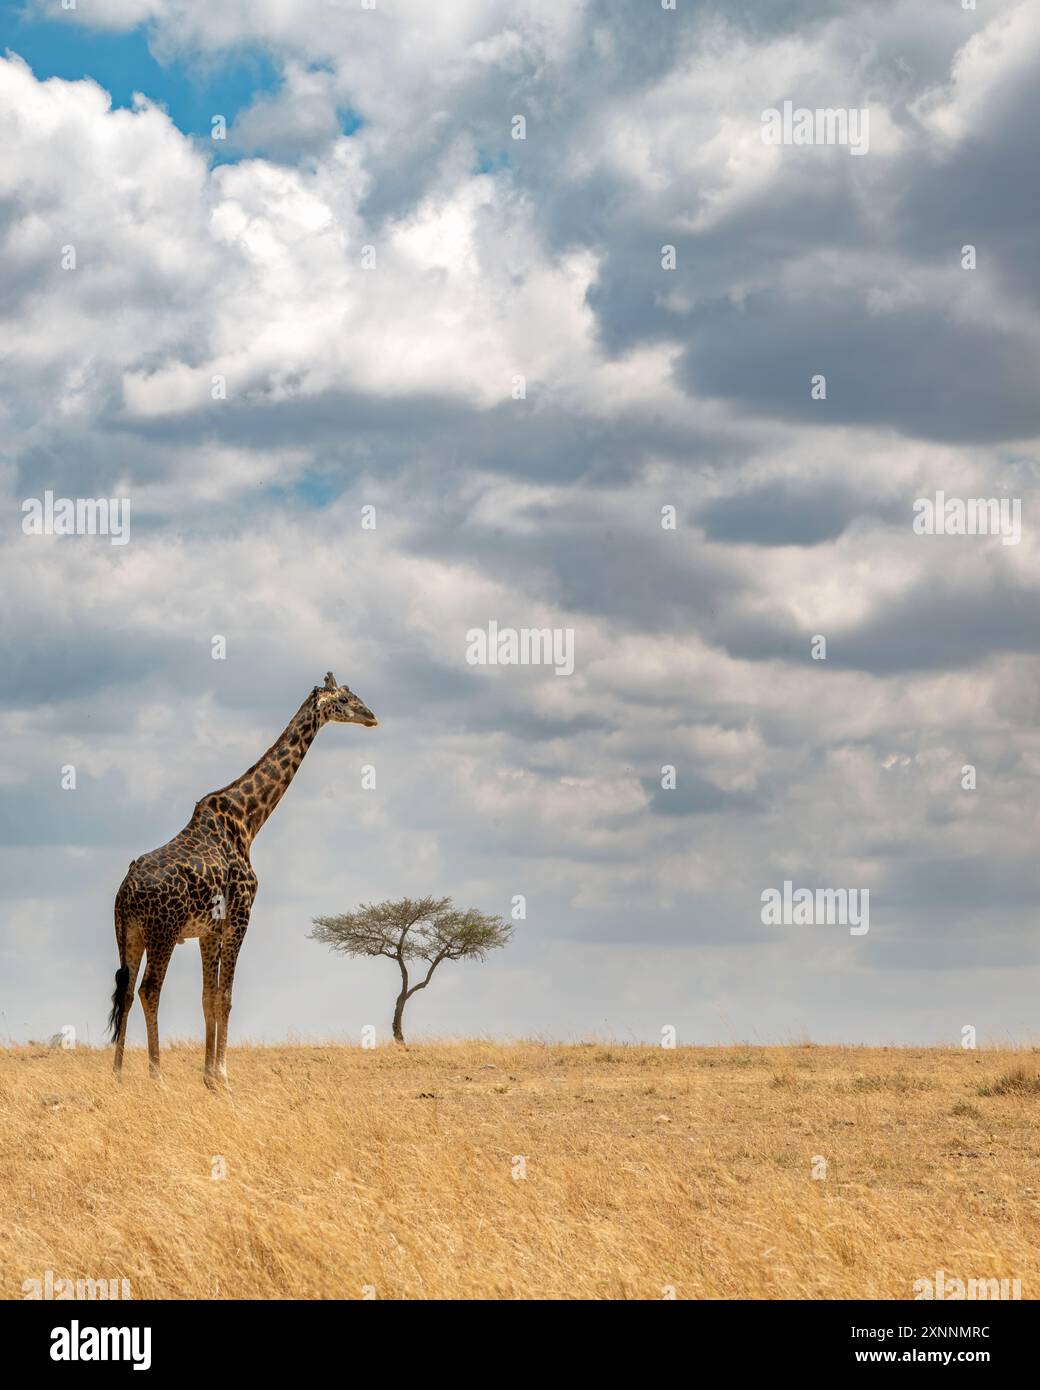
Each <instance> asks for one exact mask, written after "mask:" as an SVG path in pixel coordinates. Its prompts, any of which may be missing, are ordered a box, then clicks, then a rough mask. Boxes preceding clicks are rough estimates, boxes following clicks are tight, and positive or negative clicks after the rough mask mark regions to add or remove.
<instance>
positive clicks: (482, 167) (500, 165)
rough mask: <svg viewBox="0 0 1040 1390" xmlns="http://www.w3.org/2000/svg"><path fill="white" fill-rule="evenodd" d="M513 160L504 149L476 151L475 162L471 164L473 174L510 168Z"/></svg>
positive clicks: (497, 171)
mask: <svg viewBox="0 0 1040 1390" xmlns="http://www.w3.org/2000/svg"><path fill="white" fill-rule="evenodd" d="M512 166H513V161H512V160H511V159H510V157H509V155H508V153H507V152H506V151H505V150H498V151H497V152H494V153H492V152H490V151H488V150H478V151H477V162H476V164H475V165H474V166H473V172H474V173H475V174H497V173H499V171H500V170H502V169H511V168H512Z"/></svg>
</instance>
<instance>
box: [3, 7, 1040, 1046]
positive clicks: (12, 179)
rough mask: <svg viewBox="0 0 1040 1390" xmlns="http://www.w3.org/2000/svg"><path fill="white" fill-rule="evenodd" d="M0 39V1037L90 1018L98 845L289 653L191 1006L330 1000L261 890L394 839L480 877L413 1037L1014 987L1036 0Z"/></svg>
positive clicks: (985, 1011) (134, 814) (585, 1032)
mask: <svg viewBox="0 0 1040 1390" xmlns="http://www.w3.org/2000/svg"><path fill="white" fill-rule="evenodd" d="M0 51H4V56H3V58H2V59H0V142H2V149H3V158H2V160H0V237H2V255H0V315H2V324H0V343H2V347H0V355H2V370H0V426H2V428H0V496H2V508H0V511H2V516H3V524H2V526H0V579H2V585H0V589H2V595H0V614H2V624H3V634H2V635H3V652H4V660H3V662H2V664H0V726H2V739H0V746H2V750H3V751H2V757H0V841H2V843H0V856H2V858H0V1040H4V1041H6V1040H9V1039H13V1040H16V1041H17V1040H25V1039H29V1038H44V1037H47V1036H49V1035H51V1034H53V1033H56V1032H58V1031H59V1030H60V1029H62V1028H63V1027H65V1026H71V1027H73V1028H74V1029H75V1030H76V1034H77V1036H78V1037H79V1038H80V1039H81V1040H82V1041H84V1042H90V1043H95V1044H96V1043H98V1042H100V1040H101V1036H102V1030H103V1023H104V1018H105V1015H106V1013H107V1007H108V999H109V995H110V993H111V989H112V978H113V972H114V970H115V967H116V965H117V963H118V962H117V959H116V950H115V940H114V933H113V928H112V901H113V898H114V895H115V892H116V889H117V888H118V885H119V883H120V881H121V879H122V877H123V874H124V873H125V871H126V868H127V866H128V864H129V863H130V861H131V860H132V859H134V858H135V857H136V856H138V855H140V854H142V853H144V852H145V851H146V850H149V849H152V848H154V847H156V846H158V845H160V844H162V843H164V842H165V841H166V840H168V839H170V838H171V837H172V836H173V835H174V834H175V833H176V832H177V831H178V830H180V829H181V828H182V826H183V825H184V824H185V823H186V822H187V821H188V819H189V817H190V815H191V812H192V808H193V806H194V803H195V802H196V801H197V800H198V798H199V797H200V796H202V795H203V794H205V793H206V792H208V791H210V790H212V789H214V788H217V787H220V786H222V785H224V784H225V783H227V782H228V781H229V780H231V779H232V778H233V777H236V776H237V775H238V774H239V773H241V772H243V771H244V770H245V769H246V768H247V767H248V766H249V765H250V764H251V763H252V762H254V761H255V760H256V758H257V757H259V755H260V753H261V752H262V751H263V750H264V749H265V748H266V747H268V746H269V745H270V744H271V743H272V742H273V740H274V739H275V737H276V736H277V734H278V733H279V732H280V730H281V729H282V728H283V727H284V726H285V724H286V723H287V722H288V720H289V718H290V717H291V715H292V714H293V712H294V711H295V710H296V708H297V707H298V706H299V704H300V702H301V701H302V699H303V698H304V697H305V696H306V694H307V692H308V691H309V690H310V689H311V688H312V687H313V686H314V685H315V684H319V683H320V682H321V681H322V680H323V678H324V674H325V672H326V671H327V670H329V669H331V670H332V671H333V672H334V673H335V675H336V677H337V679H338V680H339V681H340V682H342V683H345V684H347V685H349V686H350V687H351V689H353V690H354V691H356V692H357V693H358V694H359V695H360V696H361V698H362V699H363V700H364V701H365V702H366V703H367V704H369V705H370V706H371V708H372V709H373V710H374V711H375V713H376V715H377V716H378V717H379V720H380V724H379V727H378V728H377V729H373V730H367V729H362V728H352V727H341V726H335V725H333V726H330V727H328V728H326V729H324V730H323V731H322V732H321V734H320V735H319V737H318V739H317V740H316V742H315V744H314V746H313V747H312V748H311V750H310V752H309V754H308V756H307V758H306V760H305V761H304V764H303V766H302V768H301V770H300V772H299V774H298V776H297V777H296V780H295V782H294V783H293V785H292V787H291V788H290V789H289V791H288V793H287V794H286V796H285V798H284V800H283V801H282V803H281V805H280V806H279V807H278V809H277V810H276V812H275V814H274V815H273V816H272V818H271V820H270V822H269V823H268V824H267V825H266V826H265V828H264V829H263V831H262V832H261V834H260V836H259V838H258V839H257V841H256V843H255V845H254V848H253V854H252V858H253V864H254V867H255V869H256V871H257V874H258V876H259V880H260V891H259V894H258V897H257V902H256V906H255V908H254V911H253V916H252V921H251V925H250V928H249V932H248V935H247V937H246V941H245V944H244V946H243V949H242V953H241V955H240V957H239V963H238V970H237V973H236V982H235V983H236V988H235V996H234V1011H233V1014H232V1041H235V1040H236V1039H237V1040H240V1041H244V1040H246V1039H255V1040H271V1041H274V1040H280V1039H287V1038H288V1039H294V1038H295V1039H332V1038H338V1039H343V1040H346V1041H349V1040H358V1039H360V1037H361V1032H362V1029H363V1028H365V1027H367V1026H371V1025H374V1026H375V1028H376V1030H377V1036H379V1037H380V1038H386V1037H388V1035H389V1025H390V1015H391V1010H392V1003H393V996H394V993H395V986H396V972H395V967H394V966H393V964H392V963H391V962H389V961H386V960H376V961H351V960H347V959H343V958H341V957H338V956H334V955H330V954H329V952H328V951H327V950H326V948H324V947H323V946H321V945H319V944H318V943H316V942H314V941H311V940H309V939H308V938H307V932H308V931H309V930H310V925H311V921H312V919H313V918H314V917H316V916H319V915H328V914H333V913H336V912H345V911H349V910H350V909H352V908H354V907H356V906H357V905H358V904H360V903H363V902H369V901H378V900H381V899H384V898H390V897H400V896H404V895H408V896H412V897H419V896H423V895H425V894H433V895H450V896H451V897H452V898H453V899H454V900H455V902H456V903H457V904H458V905H460V906H463V907H470V906H472V907H477V908H479V909H481V910H482V911H485V912H489V913H501V914H502V915H503V916H505V917H508V918H510V919H511V920H512V913H513V911H514V907H515V903H516V901H517V900H518V899H522V900H523V905H524V908H525V915H524V916H522V917H520V918H518V919H516V921H515V930H514V933H513V939H512V941H511V943H510V944H509V945H508V946H507V947H506V948H505V949H504V950H501V951H498V952H496V953H494V954H493V955H492V956H491V957H489V958H488V960H487V961H486V962H484V963H482V964H476V963H460V964H446V965H444V966H443V967H442V968H441V970H440V971H439V973H438V975H437V976H436V978H435V980H434V982H433V983H432V984H431V986H430V988H429V989H428V990H426V991H425V992H424V993H423V994H421V995H418V996H416V998H415V999H414V1000H413V1001H412V1002H411V1004H410V1005H409V1012H408V1014H407V1015H406V1026H407V1027H408V1028H409V1030H410V1031H411V1032H412V1033H413V1034H426V1035H428V1036H433V1035H436V1036H498V1037H542V1038H554V1039H563V1040H580V1039H587V1038H592V1037H600V1038H612V1039H616V1040H618V1041H635V1040H644V1041H651V1042H653V1041H657V1040H659V1039H661V1038H662V1036H664V1033H663V1030H668V1029H674V1030H675V1031H676V1036H677V1038H678V1040H679V1042H681V1043H713V1042H719V1043H734V1042H743V1041H747V1042H752V1043H755V1042H759V1043H764V1042H779V1043H783V1042H799V1041H807V1040H812V1041H817V1042H839V1041H846V1042H864V1043H924V1044H930V1043H944V1044H947V1045H951V1046H956V1045H959V1044H960V1042H961V1039H962V1036H963V1030H964V1029H965V1028H968V1027H970V1028H974V1029H975V1030H976V1031H977V1036H978V1039H979V1041H980V1042H985V1041H987V1040H989V1041H993V1042H997V1041H1003V1042H1006V1041H1009V1040H1013V1041H1018V1042H1035V1041H1040V1037H1038V1034H1040V1003H1038V1000H1040V946H1038V933H1037V925H1038V923H1037V913H1038V908H1037V904H1038V901H1040V871H1038V867H1037V864H1038V856H1037V836H1038V830H1040V816H1038V807H1040V798H1038V782H1037V779H1038V776H1040V739H1038V736H1037V715H1038V713H1040V694H1038V676H1040V660H1038V649H1040V619H1038V607H1037V599H1038V594H1040V550H1038V545H1037V538H1036V530H1035V528H1034V525H1033V519H1034V515H1035V510H1034V508H1035V505H1036V496H1037V480H1038V459H1040V455H1038V439H1040V390H1038V389H1037V375H1038V373H1037V364H1038V361H1040V357H1038V347H1040V260H1038V258H1037V256H1036V228H1037V225H1038V223H1040V183H1038V181H1037V179H1036V176H1035V174H1036V155H1035V132H1036V130H1037V128H1038V126H1040V85H1038V84H1037V82H1036V80H1035V75H1036V70H1037V62H1038V59H1040V9H1038V7H1037V6H1035V5H1030V4H1028V3H1026V4H1015V3H1013V0H1006V2H1005V0H980V3H979V4H978V6H977V8H975V9H965V8H963V5H962V4H961V3H959V0H908V2H907V3H888V2H887V0H883V2H882V3H878V4H875V5H870V6H863V5H861V4H857V5H853V4H851V3H839V2H838V0H830V2H828V0H769V3H766V0H749V3H747V4H745V5H741V6H739V7H734V6H731V5H716V6H712V5H707V4H700V3H695V0H677V3H676V5H675V8H674V9H665V8H664V7H663V6H660V7H659V6H657V5H655V4H653V3H650V0H642V2H641V3H635V0H598V3H595V4H592V3H588V4H583V3H570V4H560V3H558V0H508V3H503V2H502V0H453V3H451V4H447V5H429V4H427V3H419V0H415V2H414V3H405V0H376V3H375V4H374V6H373V7H372V8H366V7H363V6H362V5H361V3H355V2H354V0H248V3H247V0H225V3H222V4H220V5H214V4H213V3H212V0H206V2H205V3H203V0H165V3H159V2H158V0H78V3H77V4H76V5H75V8H72V9H63V8H62V7H61V5H60V4H59V3H56V0H39V3H28V4H24V5H19V4H15V5H7V6H5V7H4V9H3V12H2V19H0ZM787 101H790V102H791V103H792V109H803V108H804V109H808V110H810V111H815V110H816V109H817V108H820V109H821V110H822V109H824V108H827V109H841V110H844V111H853V112H867V113H868V114H869V142H865V148H863V149H862V150H861V151H854V150H853V149H852V148H851V146H850V144H848V143H846V144H841V143H829V144H827V143H821V142H819V141H814V142H812V143H799V144H794V143H787V144H776V143H770V141H769V140H768V139H766V138H765V135H764V132H765V129H766V127H765V123H764V121H763V113H764V112H767V111H770V110H774V109H776V110H782V108H783V106H784V103H785V102H787ZM518 117H522V118H523V119H522V122H518V121H517V118H518ZM850 129H851V127H850ZM220 135H223V137H224V138H214V137H215V136H217V137H219V136H220ZM518 135H522V136H523V138H517V136H518ZM965 248H972V249H971V251H970V252H968V251H966V249H965ZM820 378H823V384H822V388H821V385H820V382H819V379H820ZM940 491H941V492H942V493H943V494H944V496H945V497H947V498H954V499H973V498H982V499H994V500H995V502H996V503H1000V502H1003V503H1004V504H1005V505H1006V507H1007V509H1008V514H1009V515H1010V513H1011V509H1012V508H1013V507H1016V506H1017V508H1018V509H1019V513H1020V518H1021V526H1020V533H1019V534H1018V536H1017V539H1016V540H1015V542H1014V543H1005V542H1006V541H1008V540H1010V539H1011V537H1010V536H1009V535H1000V534H971V535H949V534H946V535H943V534H926V533H922V532H921V531H920V530H919V529H915V524H914V523H915V518H917V517H918V510H917V509H916V508H915V503H916V502H917V501H918V499H934V498H935V496H936V494H937V493H938V492H940ZM48 492H50V493H51V494H52V495H53V497H55V498H59V499H60V498H69V499H72V500H75V499H99V498H111V499H116V500H117V501H119V502H120V505H122V504H123V503H124V502H125V503H127V504H128V505H129V513H128V516H129V529H128V533H127V535H126V537H125V543H113V541H115V540H117V539H119V538H117V537H113V536H111V535H104V534H100V535H98V534H95V535H91V534H71V535H64V534H35V533H33V531H32V529H31V528H30V529H29V530H28V531H27V529H26V516H27V511H26V504H27V503H28V502H30V500H31V499H37V500H39V501H40V502H41V503H42V501H43V499H44V498H45V494H46V493H48ZM366 518H367V522H366ZM373 518H374V521H375V525H374V526H372V525H371V524H370V523H371V521H372V519H373ZM58 529H60V528H58ZM492 623H494V624H497V626H498V628H499V629H516V630H521V629H543V628H548V629H550V630H551V631H553V632H555V633H557V634H559V635H561V637H562V636H565V635H566V634H568V633H570V634H572V636H573V654H574V662H573V671H570V672H568V673H563V671H562V670H561V671H560V672H559V673H558V671H557V669H556V668H555V667H554V666H552V665H548V664H529V665H503V664H498V665H491V664H483V665H481V664H472V663H471V662H469V661H468V660H467V651H468V650H469V646H470V644H469V639H468V637H467V634H468V633H471V632H472V631H473V630H483V631H485V632H486V631H487V629H488V626H489V624H492ZM216 637H222V638H224V645H225V647H226V655H225V656H224V658H223V659H214V655H213V653H214V650H215V644H214V639H215V638H216ZM820 638H823V639H825V643H824V645H822V646H821V643H820V641H819V639H820ZM216 649H217V650H219V649H220V644H219V643H218V644H216ZM965 768H971V769H973V772H970V773H965V771H964V769H965ZM69 769H74V773H72V774H71V775H70V773H69V771H68V770H69ZM366 769H372V770H374V780H375V785H374V786H371V785H368V784H369V783H371V781H372V780H373V778H372V772H368V773H367V774H366ZM670 769H671V770H674V771H669V770H670ZM63 770H64V771H63ZM72 776H74V780H75V785H74V786H72V785H63V782H64V783H66V784H68V783H70V781H71V778H72ZM972 782H973V783H974V785H973V786H972V785H971V783H972ZM673 784H674V785H673ZM785 882H789V883H791V884H792V885H793V887H794V888H799V887H801V888H808V889H810V890H815V889H819V888H832V889H844V890H847V891H849V892H855V893H857V894H860V895H862V894H864V893H866V894H868V895H869V898H868V899H867V901H869V929H868V930H867V931H865V932H862V933H858V934H854V933H853V932H851V931H850V930H849V928H848V926H843V925H841V924H840V923H834V922H828V921H827V920H815V921H811V922H804V921H794V920H790V921H786V922H779V923H776V922H771V921H764V920H763V894H764V893H768V892H769V890H771V889H775V890H777V891H778V892H779V891H781V890H782V888H783V885H784V883H785ZM160 1029H161V1033H162V1035H163V1037H164V1038H166V1039H169V1038H188V1037H198V1036H200V1034H201V1030H202V1017H201V976H200V967H199V957H198V950H197V947H196V946H195V945H194V943H193V942H188V943H186V944H185V945H184V946H183V947H181V948H180V949H178V950H177V951H176V952H175V953H174V959H173V963H172V965H171V967H170V971H169V974H168V976H167V980H166V985H165V988H164V992H163V998H162V1008H161V1012H160ZM129 1038H130V1041H131V1042H132V1043H140V1042H142V1041H143V1021H142V1016H141V1013H140V1010H139V1009H138V1008H135V1010H134V1013H133V1014H132V1016H131V1023H130V1032H129Z"/></svg>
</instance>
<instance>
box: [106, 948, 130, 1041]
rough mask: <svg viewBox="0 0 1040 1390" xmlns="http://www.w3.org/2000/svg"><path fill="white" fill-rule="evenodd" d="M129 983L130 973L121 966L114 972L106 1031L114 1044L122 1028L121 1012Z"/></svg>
mask: <svg viewBox="0 0 1040 1390" xmlns="http://www.w3.org/2000/svg"><path fill="white" fill-rule="evenodd" d="M129 983H130V971H129V970H128V969H127V967H126V966H125V965H121V966H120V967H119V969H118V970H117V971H116V987H115V989H114V990H113V991H112V1011H111V1013H110V1014H109V1015H108V1031H109V1034H110V1037H111V1041H112V1042H115V1040H116V1038H118V1037H119V1030H120V1028H122V1026H123V1011H124V1009H125V1008H126V991H127V986H128V985H129Z"/></svg>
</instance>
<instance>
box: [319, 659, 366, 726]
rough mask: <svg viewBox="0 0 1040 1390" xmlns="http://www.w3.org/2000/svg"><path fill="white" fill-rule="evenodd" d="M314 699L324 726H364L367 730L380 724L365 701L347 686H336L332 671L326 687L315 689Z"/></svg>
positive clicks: (327, 678)
mask: <svg viewBox="0 0 1040 1390" xmlns="http://www.w3.org/2000/svg"><path fill="white" fill-rule="evenodd" d="M314 699H315V702H316V704H317V707H318V714H319V716H320V718H321V722H322V723H323V724H328V723H333V724H363V725H364V727H365V728H366V729H374V728H375V726H376V725H377V724H378V723H379V720H378V719H377V718H376V717H375V715H374V714H373V713H372V711H371V710H370V709H369V707H368V706H367V705H366V704H365V702H364V700H360V699H358V697H357V696H356V695H355V694H354V692H353V691H352V690H348V689H347V687H346V686H345V685H337V684H336V677H335V676H334V675H333V674H332V672H331V671H330V672H329V673H328V675H327V676H326V677H325V684H324V685H322V686H317V685H316V686H315V687H314Z"/></svg>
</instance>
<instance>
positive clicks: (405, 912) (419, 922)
mask: <svg viewBox="0 0 1040 1390" xmlns="http://www.w3.org/2000/svg"><path fill="white" fill-rule="evenodd" d="M312 920H313V923H314V930H313V931H311V932H308V933H307V935H308V936H309V937H310V938H311V939H312V940H314V941H321V942H324V944H325V945H326V946H329V947H331V949H332V950H333V951H339V952H340V953H341V954H342V955H345V956H387V957H388V958H389V959H390V960H395V961H396V962H397V964H398V967H399V969H400V971H401V992H400V994H399V995H398V996H397V1003H396V1004H395V1006H394V1041H395V1042H399V1043H403V1042H404V1033H403V1032H402V1030H401V1019H402V1018H403V1016H404V1006H405V1005H406V1004H407V1003H408V1000H409V999H411V997H412V995H413V994H415V993H416V992H417V991H418V990H420V989H425V988H426V986H427V985H428V984H429V983H430V980H431V978H432V976H433V972H434V971H435V970H436V969H437V967H438V965H440V963H441V961H442V960H483V959H484V957H485V956H486V955H487V953H488V951H492V950H494V949H495V947H497V946H504V945H505V944H506V942H507V941H508V940H509V937H510V935H511V933H512V930H513V928H512V926H511V925H510V923H508V922H504V921H503V920H502V918H501V917H489V916H486V915H485V914H484V913H483V912H478V911H477V910H476V908H474V907H469V908H466V910H465V911H459V909H457V908H455V907H453V906H452V901H451V899H450V898H398V899H397V900H396V901H391V900H390V899H387V901H386V902H381V903H362V904H361V906H360V907H359V908H357V909H356V910H355V911H354V912H344V913H342V914H340V915H339V916H337V917H315V918H313V919H312ZM416 961H422V962H424V963H425V964H426V965H427V966H428V967H429V969H428V970H427V971H426V974H425V975H424V976H423V978H422V979H421V980H419V981H418V982H417V983H416V984H412V983H411V977H410V975H409V970H408V966H409V963H414V962H416Z"/></svg>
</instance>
